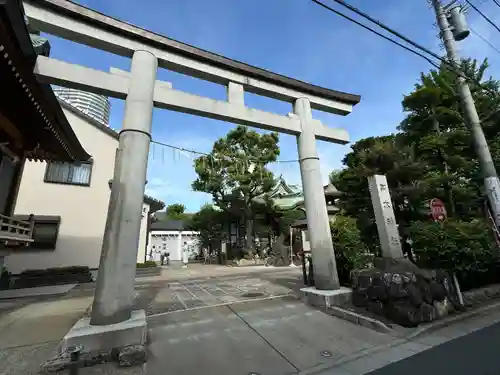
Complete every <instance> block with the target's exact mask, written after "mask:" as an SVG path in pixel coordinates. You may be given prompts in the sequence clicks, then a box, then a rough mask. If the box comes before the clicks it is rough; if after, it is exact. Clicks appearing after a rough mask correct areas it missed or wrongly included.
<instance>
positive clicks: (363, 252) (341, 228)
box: [330, 215, 373, 285]
mask: <svg viewBox="0 0 500 375" xmlns="http://www.w3.org/2000/svg"><path fill="white" fill-rule="evenodd" d="M330 230H331V232H332V241H333V249H334V250H335V259H336V262H337V271H338V274H339V280H340V283H341V284H343V285H347V284H349V283H350V273H351V271H352V270H353V269H356V268H365V267H367V266H368V265H369V264H370V263H371V261H372V259H373V256H372V255H371V254H370V253H369V251H368V248H367V247H366V245H365V244H364V242H363V241H362V240H361V233H360V231H359V229H358V227H357V225H356V219H355V218H352V217H348V216H341V215H339V216H336V217H335V221H333V222H331V223H330Z"/></svg>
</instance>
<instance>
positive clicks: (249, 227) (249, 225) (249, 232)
mask: <svg viewBox="0 0 500 375" xmlns="http://www.w3.org/2000/svg"><path fill="white" fill-rule="evenodd" d="M245 236H246V240H245V251H246V252H247V253H250V252H252V251H253V248H254V243H253V220H252V219H245Z"/></svg>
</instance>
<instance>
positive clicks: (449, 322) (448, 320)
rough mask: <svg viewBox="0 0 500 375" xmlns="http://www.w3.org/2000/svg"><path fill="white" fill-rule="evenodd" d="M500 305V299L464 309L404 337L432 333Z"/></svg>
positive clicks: (409, 337) (410, 338)
mask: <svg viewBox="0 0 500 375" xmlns="http://www.w3.org/2000/svg"><path fill="white" fill-rule="evenodd" d="M498 307H500V301H496V302H492V303H490V304H488V305H486V306H481V307H478V308H475V309H474V308H473V309H471V310H469V311H464V312H462V313H459V314H457V315H452V316H448V317H447V318H445V319H442V320H436V321H434V322H432V323H429V324H426V325H424V326H422V327H419V328H417V329H416V330H415V331H414V332H411V333H409V334H408V335H406V336H404V338H405V339H406V340H412V339H414V338H416V337H418V336H421V335H423V334H426V333H431V332H434V331H437V330H439V329H441V328H445V327H448V326H450V325H452V324H454V323H457V322H460V321H463V320H467V319H469V318H473V317H476V316H479V315H482V314H485V313H487V312H489V311H490V310H494V309H496V308H498Z"/></svg>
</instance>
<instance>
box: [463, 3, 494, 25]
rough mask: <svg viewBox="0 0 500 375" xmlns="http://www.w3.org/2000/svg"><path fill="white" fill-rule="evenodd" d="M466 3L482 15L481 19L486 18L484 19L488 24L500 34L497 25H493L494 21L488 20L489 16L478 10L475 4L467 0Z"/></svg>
mask: <svg viewBox="0 0 500 375" xmlns="http://www.w3.org/2000/svg"><path fill="white" fill-rule="evenodd" d="M465 2H466V3H467V4H469V6H470V7H471V8H472V9H474V10H475V11H476V12H478V13H479V15H480V16H481V17H483V18H484V19H485V20H486V21H487V22H488V23H489V24H490V25H491V26H493V27H494V28H495V29H497V31H498V32H499V33H500V28H499V27H498V26H497V25H495V24H494V23H493V21H492V20H490V19H489V18H488V16H486V15H485V14H484V13H483V12H481V11H480V10H479V9H478V8H477V7H476V6H475V5H474V4H472V3H471V2H470V1H469V0H465Z"/></svg>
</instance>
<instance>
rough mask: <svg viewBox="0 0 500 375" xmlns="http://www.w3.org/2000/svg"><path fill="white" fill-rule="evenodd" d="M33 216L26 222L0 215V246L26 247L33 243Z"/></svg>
mask: <svg viewBox="0 0 500 375" xmlns="http://www.w3.org/2000/svg"><path fill="white" fill-rule="evenodd" d="M34 226H35V220H34V219H33V215H30V216H29V219H28V221H23V220H19V219H15V218H13V217H10V216H5V215H0V245H3V246H5V247H14V246H22V245H24V246H26V245H28V244H30V243H31V242H33V228H34Z"/></svg>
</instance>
